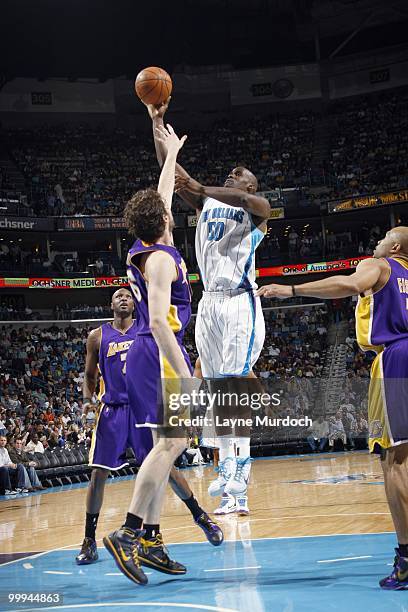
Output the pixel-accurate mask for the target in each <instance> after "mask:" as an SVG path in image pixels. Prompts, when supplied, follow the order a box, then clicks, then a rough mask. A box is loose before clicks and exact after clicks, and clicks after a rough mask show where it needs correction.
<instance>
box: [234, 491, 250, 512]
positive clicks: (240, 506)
mask: <svg viewBox="0 0 408 612" xmlns="http://www.w3.org/2000/svg"><path fill="white" fill-rule="evenodd" d="M235 506H236V513H237V514H238V515H239V516H247V515H248V514H249V508H248V496H247V495H239V496H237V497H236V498H235Z"/></svg>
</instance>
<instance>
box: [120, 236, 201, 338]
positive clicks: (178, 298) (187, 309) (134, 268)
mask: <svg viewBox="0 0 408 612" xmlns="http://www.w3.org/2000/svg"><path fill="white" fill-rule="evenodd" d="M153 251H164V252H165V253H168V254H169V255H170V256H171V257H172V258H173V260H174V264H175V266H176V269H177V278H176V280H175V281H173V283H172V285H171V296H170V309H169V312H168V315H167V320H168V322H169V324H170V327H171V329H172V330H173V332H174V334H175V336H176V338H177V339H178V340H179V341H180V342H181V340H182V338H183V335H184V331H185V328H186V327H187V325H188V323H189V321H190V317H191V288H190V284H189V281H188V277H187V268H186V264H185V263H184V261H183V258H182V257H181V255H180V253H179V252H178V250H177V249H176V248H175V247H173V246H167V245H164V244H146V243H145V242H142V241H141V240H136V242H135V243H134V244H133V246H132V248H131V249H130V251H129V253H128V258H127V274H128V278H129V284H130V288H131V290H132V293H133V296H134V298H135V300H136V311H137V333H138V335H143V336H151V331H150V321H149V307H148V301H147V285H146V281H145V279H144V276H143V274H142V272H141V270H140V269H139V268H138V263H139V262H138V255H142V254H143V253H151V252H153Z"/></svg>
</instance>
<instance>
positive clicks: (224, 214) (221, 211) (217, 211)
mask: <svg viewBox="0 0 408 612" xmlns="http://www.w3.org/2000/svg"><path fill="white" fill-rule="evenodd" d="M244 213H245V211H244V210H242V209H241V208H235V209H234V208H224V207H222V206H217V208H212V209H210V210H206V211H204V212H203V221H208V220H209V219H232V220H233V221H236V222H237V223H242V222H243V220H244Z"/></svg>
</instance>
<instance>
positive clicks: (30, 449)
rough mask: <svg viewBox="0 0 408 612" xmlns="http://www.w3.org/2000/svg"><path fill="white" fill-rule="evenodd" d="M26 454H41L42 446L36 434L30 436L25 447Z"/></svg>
mask: <svg viewBox="0 0 408 612" xmlns="http://www.w3.org/2000/svg"><path fill="white" fill-rule="evenodd" d="M24 450H25V452H26V453H43V452H44V446H43V443H42V442H40V440H39V437H38V433H36V432H34V433H32V434H31V440H30V442H29V443H28V444H27V445H26V447H25V449H24Z"/></svg>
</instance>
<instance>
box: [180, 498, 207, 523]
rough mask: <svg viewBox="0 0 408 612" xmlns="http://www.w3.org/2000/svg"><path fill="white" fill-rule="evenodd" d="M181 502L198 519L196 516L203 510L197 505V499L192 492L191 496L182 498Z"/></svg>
mask: <svg viewBox="0 0 408 612" xmlns="http://www.w3.org/2000/svg"><path fill="white" fill-rule="evenodd" d="M183 502H184V503H185V504H186V506H187V508H188V509H189V510H190V512H191V514H192V515H193V518H194V519H198V517H199V516H200V515H201V514H202V513H203V512H204V510H203V509H202V508H201V507H200V506H199V504H198V501H197V500H196V498H195V497H194V495H193V494H191V497H189V498H188V499H183Z"/></svg>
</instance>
